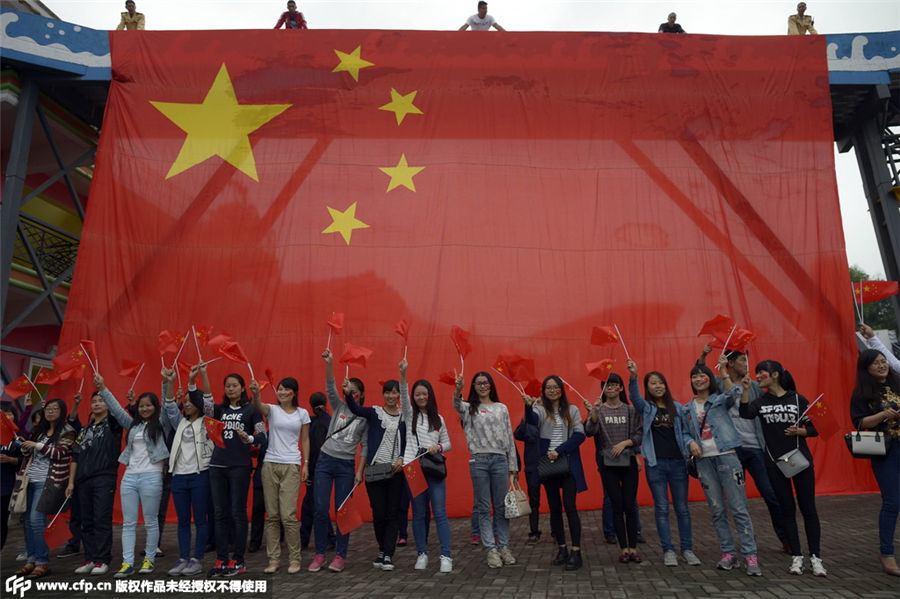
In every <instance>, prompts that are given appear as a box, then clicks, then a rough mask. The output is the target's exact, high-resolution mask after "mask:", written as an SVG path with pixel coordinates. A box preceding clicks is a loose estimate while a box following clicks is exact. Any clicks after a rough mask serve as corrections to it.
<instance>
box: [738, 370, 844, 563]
mask: <svg viewBox="0 0 900 599" xmlns="http://www.w3.org/2000/svg"><path fill="white" fill-rule="evenodd" d="M756 381H757V382H758V383H759V386H760V387H762V388H763V389H765V390H766V392H765V394H763V396H762V397H760V398H759V399H757V400H756V401H753V402H751V401H750V398H749V396H748V397H742V398H741V403H740V408H739V409H740V414H741V418H747V419H749V420H752V419H754V418H758V419H759V423H760V425H761V426H762V434H763V438H764V439H765V441H766V447H765V453H766V470H767V471H768V475H769V481H770V482H771V483H772V487H773V488H774V489H775V495H776V496H777V497H778V505H779V506H780V510H779V512H780V514H781V526H782V527H783V528H784V530H785V531H786V532H787V538H788V544H789V545H790V548H791V555H793V558H792V560H791V567H790V568H789V570H788V571H789V572H790V573H791V574H796V575H800V574H803V551H802V550H801V549H800V533H799V532H798V530H797V516H796V510H797V508H796V504H795V503H794V492H796V494H797V504H799V505H800V512H801V513H802V514H803V524H804V528H805V529H806V542H807V545H808V547H809V562H810V565H811V567H812V571H813V574H814V575H816V576H827V575H828V573H827V572H826V571H825V566H824V565H822V553H821V552H822V548H821V543H820V538H821V526H820V525H819V514H818V513H817V512H816V476H815V473H814V471H813V457H812V453H810V451H809V447H807V445H806V439H807V438H808V437H815V436H818V434H819V432H818V431H817V430H816V427H815V426H813V423H812V421H811V420H810V419H809V417H808V416H805V415H804V412H806V408H807V407H808V406H809V401H808V400H807V399H806V398H805V397H803V396H802V395H800V394H799V393H797V386H796V384H795V383H794V377H793V376H791V373H790V372H788V371H787V370H785V369H784V367H783V366H782V365H781V364H780V363H779V362H776V361H775V360H764V361H762V362H760V363H759V364H757V365H756ZM801 416H802V418H801ZM795 450H799V451H800V453H802V454H803V456H804V457H805V458H806V459H807V461H809V467H807V468H806V469H804V470H802V471H801V472H798V473H796V474H794V475H793V476H792V477H790V478H789V477H787V476H785V475H784V473H782V472H781V470H780V469H779V468H778V466H777V465H776V461H775V460H777V459H778V458H779V457H780V456H784V455H786V454H788V453H790V452H792V451H795ZM792 483H793V490H792V488H791V484H792Z"/></svg>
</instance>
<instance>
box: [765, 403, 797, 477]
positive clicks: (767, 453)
mask: <svg viewBox="0 0 900 599" xmlns="http://www.w3.org/2000/svg"><path fill="white" fill-rule="evenodd" d="M794 400H795V401H796V402H797V413H798V414H799V413H800V394H799V393H797V392H796V391H794ZM797 449H800V435H797ZM766 455H768V456H769V459H770V460H772V461H773V462H777V461H778V460H776V459H775V458H773V457H772V454H771V453H770V452H769V447H768V446H766Z"/></svg>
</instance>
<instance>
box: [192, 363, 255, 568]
mask: <svg viewBox="0 0 900 599" xmlns="http://www.w3.org/2000/svg"><path fill="white" fill-rule="evenodd" d="M198 370H199V371H200V379H201V381H202V383H203V412H204V415H206V416H210V417H212V418H214V419H216V420H220V421H222V422H224V423H225V430H224V431H222V440H223V441H224V442H225V447H218V446H217V447H215V448H214V449H213V453H212V457H211V458H210V461H209V487H210V490H211V492H212V493H211V494H212V500H213V511H214V512H215V520H216V526H215V528H216V532H215V537H216V561H215V563H214V564H213V567H212V570H210V571H209V574H208V576H209V577H210V578H215V577H219V576H237V575H238V574H243V573H244V572H245V571H246V569H247V568H246V566H245V565H244V551H245V550H246V548H247V492H248V491H249V490H250V471H251V470H252V468H253V460H252V459H251V457H250V446H251V445H262V444H263V443H265V441H266V424H265V423H264V422H263V419H262V415H260V413H259V411H258V410H257V409H256V408H255V407H254V406H253V404H252V403H251V402H250V397H249V396H248V395H247V385H246V384H245V383H244V377H242V376H241V375H239V374H236V373H231V374H228V375H226V376H225V379H224V381H223V386H224V388H225V393H224V395H223V397H222V402H221V403H218V404H214V403H213V396H212V391H211V386H210V384H209V377H208V376H207V371H206V364H200V365H199V366H198ZM192 389H193V385H192V384H189V385H188V392H190V391H191V390H192ZM229 533H230V534H229ZM229 539H232V540H233V542H234V552H233V553H232V555H231V558H230V559H229V556H228V540H229Z"/></svg>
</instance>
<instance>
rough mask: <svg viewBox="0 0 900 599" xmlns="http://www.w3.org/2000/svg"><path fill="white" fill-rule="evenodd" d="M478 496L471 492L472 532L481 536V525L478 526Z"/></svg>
mask: <svg viewBox="0 0 900 599" xmlns="http://www.w3.org/2000/svg"><path fill="white" fill-rule="evenodd" d="M478 520H479V518H478V498H477V497H475V494H474V492H473V494H472V521H471V525H472V534H473V535H479V536H481V527H480V526H478Z"/></svg>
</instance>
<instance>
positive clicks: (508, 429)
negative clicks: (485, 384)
mask: <svg viewBox="0 0 900 599" xmlns="http://www.w3.org/2000/svg"><path fill="white" fill-rule="evenodd" d="M453 407H454V408H456V411H457V413H458V414H459V417H460V419H461V420H462V426H463V431H464V432H465V433H466V445H468V447H469V453H470V454H471V455H475V454H478V453H499V454H503V455H506V461H507V463H508V468H509V471H510V472H518V471H519V464H518V460H517V459H516V442H515V440H514V439H513V432H512V424H511V423H510V421H509V410H507V409H506V406H505V405H503V404H502V403H500V402H493V403H488V404H481V405H479V406H478V411H477V412H476V413H475V415H474V416H472V415H471V414H469V403H468V402H465V401H463V400H462V397H457V396H456V394H455V393H454V394H453Z"/></svg>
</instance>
